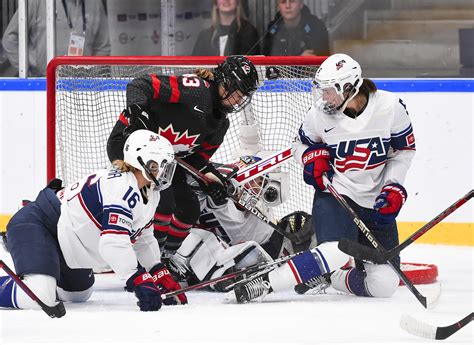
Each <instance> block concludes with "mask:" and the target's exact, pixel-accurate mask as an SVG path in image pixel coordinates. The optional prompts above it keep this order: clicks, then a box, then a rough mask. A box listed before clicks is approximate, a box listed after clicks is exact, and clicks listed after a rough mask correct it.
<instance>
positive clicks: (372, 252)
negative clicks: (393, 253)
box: [338, 238, 386, 264]
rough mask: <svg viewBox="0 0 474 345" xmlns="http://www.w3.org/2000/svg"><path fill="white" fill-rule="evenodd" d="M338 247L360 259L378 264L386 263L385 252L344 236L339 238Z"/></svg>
mask: <svg viewBox="0 0 474 345" xmlns="http://www.w3.org/2000/svg"><path fill="white" fill-rule="evenodd" d="M338 247H339V249H340V250H341V251H343V252H344V253H346V254H347V255H350V256H352V257H354V258H356V259H359V260H365V261H371V262H373V263H376V264H383V263H385V261H386V260H385V257H384V255H383V254H384V253H383V252H381V251H379V250H376V249H375V248H370V247H367V246H364V245H363V244H360V243H358V242H355V241H352V240H349V239H347V238H343V239H341V240H339V244H338Z"/></svg>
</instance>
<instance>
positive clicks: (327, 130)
mask: <svg viewBox="0 0 474 345" xmlns="http://www.w3.org/2000/svg"><path fill="white" fill-rule="evenodd" d="M334 128H336V127H332V128H329V129H326V128H324V133H327V132H330V131H332V130H333V129H334Z"/></svg>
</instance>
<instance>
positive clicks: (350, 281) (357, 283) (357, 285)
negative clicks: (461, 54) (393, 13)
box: [346, 268, 371, 297]
mask: <svg viewBox="0 0 474 345" xmlns="http://www.w3.org/2000/svg"><path fill="white" fill-rule="evenodd" d="M365 276H366V275H365V272H363V271H361V270H359V269H358V268H352V269H351V270H350V271H349V273H348V274H347V276H346V287H347V289H348V290H349V291H350V292H352V293H353V294H354V295H356V296H363V297H371V295H370V293H369V292H368V291H367V287H366V286H365Z"/></svg>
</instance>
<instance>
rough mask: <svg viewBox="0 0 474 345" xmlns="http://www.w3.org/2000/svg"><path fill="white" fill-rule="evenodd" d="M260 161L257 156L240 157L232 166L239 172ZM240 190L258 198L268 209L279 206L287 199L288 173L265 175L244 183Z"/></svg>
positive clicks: (278, 172) (276, 172) (277, 171)
mask: <svg viewBox="0 0 474 345" xmlns="http://www.w3.org/2000/svg"><path fill="white" fill-rule="evenodd" d="M260 160H261V158H260V157H258V156H242V157H240V159H239V161H238V162H237V163H235V164H234V165H236V166H237V167H238V168H239V170H240V169H243V168H245V167H247V166H250V165H252V164H255V163H256V162H258V161H260ZM242 189H243V190H246V191H247V192H248V193H250V194H251V195H253V196H256V197H258V198H259V200H261V201H262V202H263V203H264V204H265V205H266V206H268V207H276V206H279V205H281V204H282V203H283V202H285V201H286V200H287V198H288V194H289V193H288V192H289V180H288V173H285V172H281V171H279V170H275V171H272V172H269V173H266V174H264V175H261V176H259V177H256V178H255V179H253V180H251V181H249V182H247V183H245V184H244V185H243V186H242Z"/></svg>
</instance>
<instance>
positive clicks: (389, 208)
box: [374, 183, 407, 224]
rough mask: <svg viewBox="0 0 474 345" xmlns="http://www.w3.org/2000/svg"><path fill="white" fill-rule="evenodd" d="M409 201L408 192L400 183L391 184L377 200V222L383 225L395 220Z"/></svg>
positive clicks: (375, 208) (383, 189)
mask: <svg viewBox="0 0 474 345" xmlns="http://www.w3.org/2000/svg"><path fill="white" fill-rule="evenodd" d="M406 199H407V191H406V190H405V188H403V186H402V185H400V184H398V183H390V184H388V185H386V186H385V187H383V188H382V192H381V193H380V194H379V196H378V197H377V198H376V199H375V203H374V210H375V211H377V212H376V213H375V220H376V221H377V222H379V223H381V224H387V223H391V222H393V221H394V220H395V218H396V217H397V216H398V213H399V212H400V209H401V208H402V206H403V204H404V203H405V201H406Z"/></svg>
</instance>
